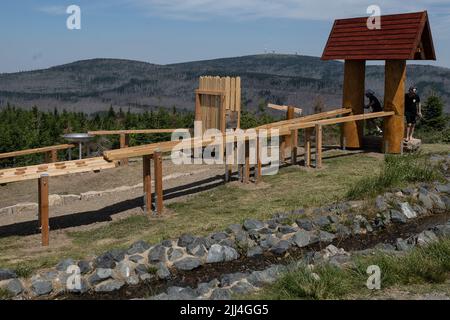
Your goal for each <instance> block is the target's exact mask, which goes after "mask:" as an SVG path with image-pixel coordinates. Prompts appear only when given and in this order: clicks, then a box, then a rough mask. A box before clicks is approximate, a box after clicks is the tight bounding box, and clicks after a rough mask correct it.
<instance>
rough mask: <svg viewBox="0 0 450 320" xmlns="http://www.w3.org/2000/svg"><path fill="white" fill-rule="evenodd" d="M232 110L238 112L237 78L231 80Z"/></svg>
mask: <svg viewBox="0 0 450 320" xmlns="http://www.w3.org/2000/svg"><path fill="white" fill-rule="evenodd" d="M230 87H231V91H230V110H231V111H235V110H236V78H231V85H230Z"/></svg>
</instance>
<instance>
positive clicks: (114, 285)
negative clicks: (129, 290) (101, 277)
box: [94, 279, 125, 292]
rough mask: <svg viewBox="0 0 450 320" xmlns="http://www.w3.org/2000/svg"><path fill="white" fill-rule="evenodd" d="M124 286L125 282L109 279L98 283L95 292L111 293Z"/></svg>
mask: <svg viewBox="0 0 450 320" xmlns="http://www.w3.org/2000/svg"><path fill="white" fill-rule="evenodd" d="M124 285H125V282H124V281H122V280H116V279H111V280H107V281H104V282H102V283H99V284H98V285H96V286H95V288H94V291H95V292H113V291H116V290H119V289H121V288H122V287H123V286H124Z"/></svg>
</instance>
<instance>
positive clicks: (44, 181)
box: [38, 174, 50, 246]
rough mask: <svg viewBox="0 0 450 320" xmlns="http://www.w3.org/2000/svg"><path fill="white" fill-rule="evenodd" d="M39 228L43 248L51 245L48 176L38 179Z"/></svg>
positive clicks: (44, 175)
mask: <svg viewBox="0 0 450 320" xmlns="http://www.w3.org/2000/svg"><path fill="white" fill-rule="evenodd" d="M38 194H39V195H38V198H39V200H38V201H39V227H40V228H41V238H42V246H48V245H49V242H50V241H49V231H50V224H49V213H48V207H49V206H48V174H43V175H41V176H40V177H39V179H38Z"/></svg>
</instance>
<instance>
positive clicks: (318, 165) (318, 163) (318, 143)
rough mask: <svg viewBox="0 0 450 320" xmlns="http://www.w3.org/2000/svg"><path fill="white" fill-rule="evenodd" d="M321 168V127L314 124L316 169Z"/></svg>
mask: <svg viewBox="0 0 450 320" xmlns="http://www.w3.org/2000/svg"><path fill="white" fill-rule="evenodd" d="M320 168H322V125H320V124H316V169H320Z"/></svg>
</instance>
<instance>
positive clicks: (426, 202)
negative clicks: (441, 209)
mask: <svg viewBox="0 0 450 320" xmlns="http://www.w3.org/2000/svg"><path fill="white" fill-rule="evenodd" d="M419 202H420V203H422V205H423V206H424V207H425V208H426V209H427V210H431V209H433V200H431V197H430V194H429V192H428V191H423V190H422V189H421V190H420V192H419Z"/></svg>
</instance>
